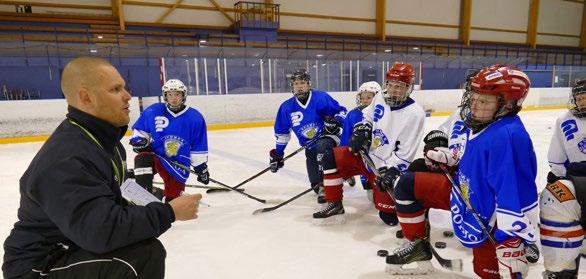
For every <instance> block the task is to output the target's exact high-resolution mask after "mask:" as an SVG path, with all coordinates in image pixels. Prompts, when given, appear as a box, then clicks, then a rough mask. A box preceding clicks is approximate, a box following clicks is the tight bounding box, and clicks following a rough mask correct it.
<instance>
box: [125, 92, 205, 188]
mask: <svg viewBox="0 0 586 279" xmlns="http://www.w3.org/2000/svg"><path fill="white" fill-rule="evenodd" d="M132 131H133V135H132V138H131V139H130V140H131V141H133V140H135V138H136V137H142V138H146V139H148V140H149V141H150V142H151V148H152V150H153V152H154V153H155V154H157V155H158V157H159V159H161V164H162V165H163V166H164V167H165V169H166V170H167V171H168V172H169V173H170V174H172V175H173V176H174V177H175V178H177V180H179V181H181V182H182V183H185V181H186V180H187V178H188V177H189V172H188V171H186V170H184V169H182V168H180V167H177V166H175V165H173V164H172V163H171V162H172V161H176V162H178V163H180V164H181V165H184V166H190V165H191V166H198V165H201V164H203V163H206V162H207V160H208V137H207V128H206V123H205V120H204V118H203V116H202V115H201V113H200V112H199V111H197V110H196V109H194V108H190V107H186V108H185V109H183V110H182V111H180V112H178V113H174V112H172V111H170V110H169V109H168V108H167V106H166V105H165V104H164V103H156V104H153V105H151V106H149V107H148V108H146V109H145V110H144V112H143V113H142V114H141V115H140V117H139V118H138V120H137V121H136V123H134V125H133V126H132Z"/></svg>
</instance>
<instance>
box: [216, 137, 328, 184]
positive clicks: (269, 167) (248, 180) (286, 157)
mask: <svg viewBox="0 0 586 279" xmlns="http://www.w3.org/2000/svg"><path fill="white" fill-rule="evenodd" d="M317 138H318V137H316V140H311V141H309V142H308V143H306V144H305V145H304V146H301V147H299V148H297V150H295V151H293V152H291V154H289V155H287V156H285V158H283V162H285V161H286V160H287V159H289V158H291V157H293V156H294V155H295V154H297V153H299V152H301V151H302V150H305V149H306V148H307V147H308V146H310V145H311V144H313V143H314V142H316V141H317ZM270 169H271V166H268V167H266V168H265V169H263V170H261V171H260V172H258V173H257V174H255V175H253V176H251V177H250V178H248V179H246V180H244V181H242V182H240V183H238V185H236V186H234V189H238V188H240V186H242V185H244V184H246V183H248V182H250V181H251V180H253V179H255V178H257V177H259V176H261V175H263V174H264V173H265V172H267V171H269V170H270ZM226 191H229V190H227V189H209V190H207V191H206V193H208V194H210V193H215V192H226ZM240 191H244V189H241V190H240Z"/></svg>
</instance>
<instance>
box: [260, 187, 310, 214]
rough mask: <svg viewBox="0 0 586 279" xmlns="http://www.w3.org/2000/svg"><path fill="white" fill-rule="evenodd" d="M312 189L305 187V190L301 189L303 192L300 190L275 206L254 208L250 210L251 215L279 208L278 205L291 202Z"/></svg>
mask: <svg viewBox="0 0 586 279" xmlns="http://www.w3.org/2000/svg"><path fill="white" fill-rule="evenodd" d="M312 190H313V189H311V188H309V189H307V190H305V191H303V192H301V193H299V194H297V195H295V196H294V197H292V198H290V199H288V200H286V201H284V202H282V203H280V204H277V205H275V206H273V207H266V208H261V209H257V210H255V211H254V212H252V215H257V214H260V213H263V212H270V211H273V210H275V209H277V208H279V207H281V206H284V205H286V204H288V203H290V202H292V201H294V200H296V199H298V198H299V197H301V196H303V195H305V194H307V193H309V192H311V191H312Z"/></svg>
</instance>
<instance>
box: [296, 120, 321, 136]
mask: <svg viewBox="0 0 586 279" xmlns="http://www.w3.org/2000/svg"><path fill="white" fill-rule="evenodd" d="M300 131H301V134H302V135H303V136H304V137H306V138H308V139H312V138H313V137H315V135H317V132H318V128H317V125H315V123H310V124H307V125H305V126H303V127H301V129H300Z"/></svg>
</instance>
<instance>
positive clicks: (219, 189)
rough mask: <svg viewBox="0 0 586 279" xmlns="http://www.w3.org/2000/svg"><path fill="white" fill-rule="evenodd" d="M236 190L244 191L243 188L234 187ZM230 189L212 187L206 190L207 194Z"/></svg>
mask: <svg viewBox="0 0 586 279" xmlns="http://www.w3.org/2000/svg"><path fill="white" fill-rule="evenodd" d="M236 190H237V191H240V192H244V189H236ZM230 191H231V190H230V189H226V188H217V189H216V188H214V189H208V190H206V193H207V194H213V193H225V192H230Z"/></svg>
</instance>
